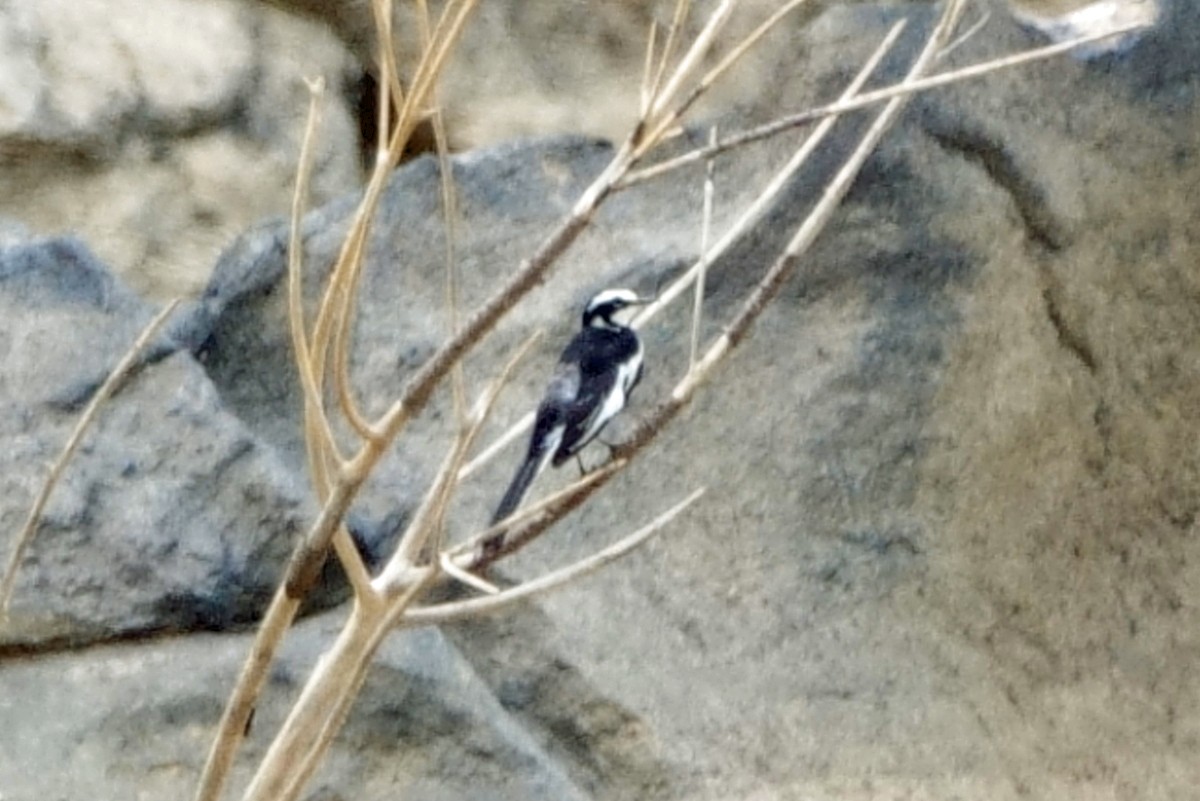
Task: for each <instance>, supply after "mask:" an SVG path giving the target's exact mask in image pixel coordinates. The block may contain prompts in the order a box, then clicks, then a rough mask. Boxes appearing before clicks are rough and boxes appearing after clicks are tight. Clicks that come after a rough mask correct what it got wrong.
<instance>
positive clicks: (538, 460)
mask: <svg viewBox="0 0 1200 801" xmlns="http://www.w3.org/2000/svg"><path fill="white" fill-rule="evenodd" d="M539 445H540V447H539ZM546 447H547V443H537V442H536V439H535V441H534V442H533V443H531V444H530V447H529V454H528V455H527V456H526V457H525V461H524V462H522V463H521V469H520V470H518V471H517V474H516V475H515V476H513V480H512V483H511V484H509V485H508V491H507V492H505V493H504V498H503V499H501V501H500V506H498V507H497V508H496V514H494V515H492V523H491V524H492V525H493V526H494V525H496V524H497V523H499V522H500V521H501V520H503V519H504V518H506V517H508V516H509V515H510V514H512V513H513V512H515V511H516V509H517V507H518V506H520V505H521V501H522V500H524V498H525V493H526V492H528V491H529V485H530V484H532V483H533V480H534V478H536V477H537V474H538V473H540V472H541V471H542V467H544V466H545V463H546Z"/></svg>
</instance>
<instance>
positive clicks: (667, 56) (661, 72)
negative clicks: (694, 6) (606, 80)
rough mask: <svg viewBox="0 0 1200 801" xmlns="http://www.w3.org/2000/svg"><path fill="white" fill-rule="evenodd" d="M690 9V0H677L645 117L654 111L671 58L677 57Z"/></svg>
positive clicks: (648, 95)
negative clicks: (677, 48)
mask: <svg viewBox="0 0 1200 801" xmlns="http://www.w3.org/2000/svg"><path fill="white" fill-rule="evenodd" d="M690 10H691V2H690V1H689V0H676V3H675V11H674V13H673V14H672V15H671V26H670V27H669V28H667V41H666V44H665V45H664V46H663V51H662V54H661V55H660V56H659V59H658V67H657V68H656V69H655V70H654V78H653V80H652V82H651V83H650V87H649V91H648V92H647V97H646V100H647V102H646V106H645V108H643V110H642V116H643V117H649V116H650V114H651V113H652V112H651V110H652V109H653V108H654V104H655V102H656V101H657V100H658V95H659V91H660V90H661V89H662V82H663V77H664V76H665V75H666V74H667V67H668V65H669V64H670V63H671V59H673V58H675V49H676V47H678V45H679V34H680V32H681V31H682V30H683V24H684V22H685V21H686V20H687V16H688V12H689V11H690Z"/></svg>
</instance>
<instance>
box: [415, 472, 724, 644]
mask: <svg viewBox="0 0 1200 801" xmlns="http://www.w3.org/2000/svg"><path fill="white" fill-rule="evenodd" d="M703 494H704V489H703V488H701V489H698V490H696V491H695V492H693V493H692V494H691V495H689V496H688V497H687V498H685V499H683V500H682V501H680V502H679V503H677V504H675V505H674V506H672V507H671V508H670V509H668V510H667V511H665V512H663V513H662V514H661V515H659V516H658V517H656V518H655V519H654V520H652V521H651V522H650V523H649V524H647V525H646V526H644V527H642V528H641V529H639V530H638V531H635V532H634V533H633V534H630V535H629V536H628V537H625V538H624V539H622V540H619V541H618V542H616V543H614V544H613V545H610V546H608V547H607V548H604V549H603V550H601V551H597V552H596V553H594V554H592V555H591V556H589V557H587V558H585V559H581V560H580V561H578V562H576V563H574V564H572V565H568V566H566V567H562V568H559V569H558V570H555V571H553V572H551V573H547V574H546V575H544V576H542V577H540V578H536V579H533V580H532V581H527V582H524V583H523V584H520V585H519V586H517V587H513V588H512V589H508V590H504V591H502V592H500V593H498V594H496V595H488V596H484V597H482V598H471V599H469V600H466V601H454V602H452V603H445V604H435V605H433V606H423V607H410V608H409V609H408V610H407V611H406V612H405V613H404V615H403V617H402V618H401V619H400V625H403V626H425V625H435V624H442V623H449V622H451V621H454V620H462V619H464V618H468V617H478V616H480V615H487V614H491V613H493V612H498V611H500V610H501V609H504V608H506V607H508V606H511V605H513V604H515V603H518V602H520V601H524V600H527V599H529V598H532V597H534V596H537V595H542V594H544V593H547V592H550V591H551V590H554V589H557V588H559V587H562V586H563V585H565V584H569V583H570V582H572V581H574V580H575V579H578V578H581V577H583V576H586V575H588V574H589V573H593V572H595V571H597V570H599V569H600V568H602V567H604V566H605V565H607V564H608V563H609V562H612V561H615V560H617V559H620V558H621V557H622V556H624V555H625V554H627V553H629V552H630V551H632V550H633V549H634V548H637V547H638V546H639V545H641V544H642V543H643V542H645V541H646V540H648V539H649V538H650V537H652V536H654V535H655V534H657V533H658V532H659V531H661V530H662V529H663V528H664V527H665V526H666V525H667V524H668V523H670V522H671V521H672V520H674V519H675V518H676V517H677V516H678V515H679V514H680V513H681V512H682V511H683V510H684V509H686V508H687V507H688V506H690V505H691V504H692V503H694V502H695V501H696V500H697V499H698V498H700V496H701V495H703Z"/></svg>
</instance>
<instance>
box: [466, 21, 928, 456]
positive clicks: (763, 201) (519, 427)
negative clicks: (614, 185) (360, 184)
mask: <svg viewBox="0 0 1200 801" xmlns="http://www.w3.org/2000/svg"><path fill="white" fill-rule="evenodd" d="M904 26H905V22H904V21H903V20H900V21H899V22H897V23H896V24H895V25H893V26H892V29H891V30H890V31H889V32H888V34H887V36H885V37H884V39H883V42H881V43H880V45H879V47H877V48H876V49H875V52H874V53H873V54H872V55H871V58H870V59H868V60H867V62H866V63H865V64H864V65H863V66H862V68H861V69H860V70H859V71H858V74H857V75H856V76H855V78H854V80H853V81H851V83H850V85H849V86H848V87H847V88H846V90H845V92H843V94H842V98H843V99H845V98H849V97H853V96H854V94H855V93H857V92H858V91H859V90H860V89H861V88H862V87H863V85H864V84H865V83H866V81H867V79H868V78H869V77H870V76H871V74H872V73H873V72H874V71H875V69H876V68H877V67H878V66H879V63H880V62H881V61H882V60H883V58H884V56H886V55H887V53H888V52H890V50H891V48H892V47H893V46H894V45H895V43H896V40H897V39H898V38H899V36H900V32H901V31H902V30H903V29H904ZM836 121H837V117H836V116H831V117H827V118H826V119H824V120H822V121H821V123H820V124H819V125H818V126H817V128H816V129H815V130H814V131H813V132H812V134H810V135H809V137H808V138H807V139H806V140H805V141H804V143H803V144H802V145H801V146H800V148H799V149H798V150H797V151H796V153H795V154H794V155H793V156H792V158H791V159H790V160H789V161H788V162H787V164H786V165H785V166H784V167H783V168H782V169H781V170H780V171H779V172H778V173H777V174H776V176H775V178H773V179H772V180H771V182H770V183H768V184H767V186H766V187H765V188H764V189H763V190H762V192H760V193H759V195H758V197H756V198H755V199H754V201H753V202H752V203H751V204H750V206H749V207H747V208H746V210H745V211H744V212H743V213H742V214H741V216H740V217H738V219H737V220H736V221H735V222H734V224H733V225H731V226H730V228H729V230H728V231H726V232H725V234H724V235H723V236H722V237H721V238H720V239H719V240H717V242H716V244H714V245H713V247H712V249H711V250H709V251H708V252H706V253H701V255H700V259H698V260H697V262H696V263H695V264H694V265H692V267H691V268H690V269H689V270H688V271H687V272H686V273H684V275H682V276H680V277H679V278H678V279H677V280H676V281H675V282H674V283H672V284H671V286H669V287H668V288H667V289H666V290H665V291H663V292H661V293H659V296H658V297H657V298H656V299H655V300H654V302H653V303H650V304H648V305H647V306H646V307H645V309H643V310H642V312H641V313H640V314H639V315H638V316H637V317H636V318H635V319H634V321H633V327H634V328H643V327H645V325H646V324H647V323H649V321H650V320H652V319H653V318H654V317H655V316H656V315H657V314H658V313H659V312H660V311H662V309H663V308H665V307H666V306H667V305H669V304H671V303H673V302H675V300H676V299H678V298H679V296H680V295H681V294H683V292H684V291H686V290H687V288H688V287H689V286H691V285H692V283H693V282H694V281H695V280H696V277H697V276H698V275H699V274H700V271H701V269H705V268H706V267H707V265H708V264H709V263H711V262H713V261H715V260H717V259H718V258H720V256H721V255H722V254H723V253H724V252H725V251H726V250H727V249H728V248H729V247H730V246H731V245H732V244H733V243H734V242H735V241H737V239H738V237H740V236H742V235H743V234H745V233H746V232H747V231H748V230H750V228H751V227H752V226H753V225H754V224H755V223H756V222H757V221H758V220H759V219H760V218H761V216H762V215H763V214H764V213H765V212H766V210H767V209H768V208H769V207H770V205H771V204H772V203H774V202H775V199H776V198H777V197H778V196H779V193H780V192H782V191H783V188H784V187H785V186H786V185H787V183H788V181H790V180H791V178H792V176H793V175H794V174H795V173H796V171H797V170H799V169H800V167H801V166H802V165H803V164H804V163H805V162H806V161H807V160H808V158H809V156H811V155H812V153H813V152H814V151H815V150H816V149H817V147H818V146H819V145H820V143H821V142H822V141H824V138H825V136H826V135H828V133H829V132H830V131H831V130H832V129H833V124H834V123H835V122H836ZM631 175H633V173H631ZM533 420H534V413H533V412H529V413H527V414H526V415H524V416H523V417H521V419H519V420H518V421H517V422H516V423H514V424H513V425H512V426H511V427H509V429H508V430H507V431H505V432H504V434H503V435H501V436H500V438H499V439H497V440H496V441H495V442H493V443H492V444H491V445H489V446H488V447H487V448H486V449H485V450H484V451H483V452H482V453H480V454H479V455H478V456H476V457H475V458H474V459H473V460H471V462H470V463H469V464H467V465H466V466H465V467H464V468H463V470H462V473H461V474H460V478H467V477H468V476H470V475H471V474H473V473H475V472H476V471H477V470H479V468H481V467H482V466H483V465H485V464H487V463H488V462H490V461H491V460H492V459H493V458H495V456H496V455H497V454H498V453H500V452H501V451H502V450H504V448H506V447H508V446H509V445H510V444H512V443H513V442H514V441H516V440H517V439H518V438H519V437H520V436H521V435H522V434H523V433H525V432H526V431H528V430H529V427H530V426H532V425H533Z"/></svg>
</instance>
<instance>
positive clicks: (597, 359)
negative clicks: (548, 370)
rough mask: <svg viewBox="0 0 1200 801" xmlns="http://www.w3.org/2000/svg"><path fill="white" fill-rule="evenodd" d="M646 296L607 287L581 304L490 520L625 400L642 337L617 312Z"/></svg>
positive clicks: (637, 370)
mask: <svg viewBox="0 0 1200 801" xmlns="http://www.w3.org/2000/svg"><path fill="white" fill-rule="evenodd" d="M647 302H649V299H643V298H640V297H638V296H637V295H636V294H635V293H634V292H631V291H630V290H628V289H606V290H604V291H603V292H600V293H599V294H597V295H596V296H595V297H593V298H592V299H591V300H589V301H588V304H587V306H586V307H585V308H584V310H583V330H581V331H580V332H579V333H578V334H576V335H575V338H574V339H572V340H571V342H570V343H569V344H568V345H567V347H566V349H565V350H564V351H563V353H562V356H560V357H559V360H558V365H557V366H556V367H555V368H554V375H553V376H552V377H551V378H550V385H549V386H548V387H547V388H546V394H545V395H543V396H542V402H541V403H540V404H538V409H537V417H536V418H535V420H534V423H533V436H532V437H531V438H530V440H529V451H528V453H526V455H525V461H524V462H522V463H521V468H520V469H519V470H517V474H516V476H514V477H513V480H512V484H510V485H509V487H508V491H507V492H505V493H504V498H503V500H501V501H500V506H499V507H497V509H496V514H495V515H493V516H492V523H493V524H495V523H498V522H500V521H501V520H503V519H504V518H506V517H508V516H509V515H510V514H512V513H513V512H514V511H515V510H516V508H517V507H518V506H520V505H521V501H522V499H524V497H525V493H526V492H527V491H528V490H529V485H530V484H532V483H533V480H534V479H535V478H536V477H537V475H538V474H539V473H541V472H542V470H544V469H545V468H546V464H547V463H550V464H553V465H554V466H555V467H558V466H559V465H561V464H562V463H563V462H565V461H566V460H567V459H570V458H571V457H572V456H574V455H575V454H576V453H578V452H579V451H580V450H581V449H582V448H583V446H585V445H587V444H588V443H589V442H591V441H592V440H593V439H594V438H595V437H596V435H597V434H599V433H600V430H601V429H603V428H604V426H605V425H607V423H608V421H609V420H611V419H613V417H614V416H615V415H616V414H617V413H618V412H619V411H621V410H622V409H624V408H625V404H626V402H627V401H628V400H629V393H630V392H632V391H633V388H634V387H635V386H637V383H638V381H639V380H641V377H642V342H641V340H640V339H638V335H637V334H636V333H635V332H634V330H633V329H632V328H630V327H629V326H628V325H625V324H624V323H622V322H620V321H619V319H618V317H617V315H618V313H619V312H621V311H622V310H624V309H628V308H629V307H630V306H636V305H640V304H643V303H647Z"/></svg>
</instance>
